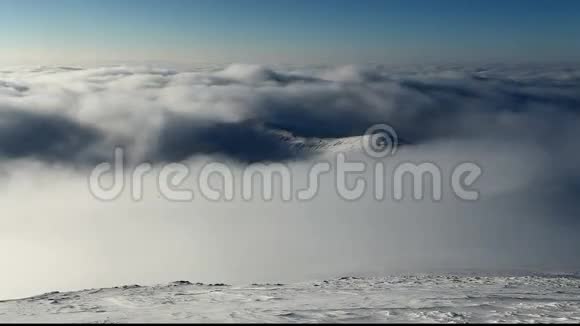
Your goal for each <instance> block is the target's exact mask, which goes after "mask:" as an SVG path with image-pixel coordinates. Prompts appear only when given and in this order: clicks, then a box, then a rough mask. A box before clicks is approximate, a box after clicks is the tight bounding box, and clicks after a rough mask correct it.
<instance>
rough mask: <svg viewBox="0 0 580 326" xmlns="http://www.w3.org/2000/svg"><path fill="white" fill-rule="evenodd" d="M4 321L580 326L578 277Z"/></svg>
mask: <svg viewBox="0 0 580 326" xmlns="http://www.w3.org/2000/svg"><path fill="white" fill-rule="evenodd" d="M0 321H2V322H95V323H107V322H112V323H116V322H119V323H124V322H359V321H360V322H446V323H447V322H460V323H461V322H580V279H579V278H578V277H570V276H517V277H507V276H501V277H499V276H436V275H432V276H428V275H425V276H397V277H388V278H368V279H359V278H352V277H345V278H340V279H335V280H328V281H320V282H309V283H299V284H292V285H284V284H253V285H250V286H241V287H239V286H228V285H224V284H201V283H198V284H192V283H189V282H185V281H182V282H175V283H172V284H169V285H162V286H161V285H160V286H152V287H140V286H137V285H135V286H124V287H118V288H109V289H93V290H84V291H79V292H68V293H48V294H44V295H40V296H36V297H32V298H27V299H21V300H13V301H4V302H0Z"/></svg>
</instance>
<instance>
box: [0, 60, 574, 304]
mask: <svg viewBox="0 0 580 326" xmlns="http://www.w3.org/2000/svg"><path fill="white" fill-rule="evenodd" d="M579 86H580V70H579V69H574V68H570V67H557V66H519V67H513V66H509V67H506V66H489V67H449V66H439V67H437V66H421V67H405V68H401V67H355V66H349V67H338V68H315V67H300V68H276V69H272V68H267V67H261V66H246V65H233V66H229V67H223V68H212V69H200V70H196V71H172V70H164V69H152V68H134V67H103V68H97V69H80V68H79V69H77V68H67V67H61V68H34V69H31V68H18V69H4V70H2V72H0V161H1V163H2V167H1V168H0V171H1V173H0V184H1V186H0V192H1V194H2V196H1V197H0V198H1V199H0V207H3V213H2V216H1V217H0V223H1V228H0V248H2V249H0V257H2V258H1V259H2V263H3V266H6V267H4V268H3V270H2V272H0V288H3V289H8V290H6V291H7V292H6V293H7V294H3V295H4V296H7V297H8V296H20V295H25V294H34V293H37V292H41V291H43V290H53V289H65V288H79V287H91V286H104V285H118V283H135V282H148V283H152V282H153V283H154V282H163V281H170V280H173V279H178V278H179V279H191V280H200V281H217V282H222V281H223V282H250V281H260V282H263V281H284V280H288V279H304V278H312V277H326V276H334V275H338V274H342V273H386V272H392V271H397V270H420V271H423V270H428V269H437V268H457V269H461V268H481V269H513V268H531V269H535V270H560V269H571V268H572V269H573V268H578V267H579V265H580V262H578V260H577V259H576V256H577V253H576V252H575V251H576V249H577V248H578V247H580V242H579V240H577V236H576V234H577V232H578V231H580V223H579V222H580V220H578V218H577V216H578V213H580V209H579V208H580V207H579V206H578V205H577V203H576V198H577V195H578V192H579V189H580V188H579V186H578V185H579V183H578V181H579V179H578V178H579V176H580V169H579V168H578V166H580V165H579V164H578V163H580V162H579V161H580V160H579V158H580V157H579V155H578V154H577V145H576V143H577V139H578V136H580V128H579V127H580V119H579V117H580V115H579V113H578V109H579V108H580V93H578V89H579V88H578V87H579ZM375 123H388V124H390V125H391V126H393V127H394V128H395V129H396V130H397V132H398V134H399V136H400V137H401V138H402V139H404V141H405V143H406V144H407V145H406V146H403V147H401V148H400V151H399V153H398V154H397V155H396V156H395V157H391V158H389V159H388V160H386V161H385V162H386V163H387V164H396V162H402V161H411V162H423V161H430V162H435V163H437V164H438V165H439V166H441V167H442V168H443V170H444V171H449V169H451V168H452V167H453V166H455V165H457V164H459V163H460V162H464V161H473V162H477V163H478V164H479V165H481V167H482V169H483V171H484V174H483V176H482V178H481V179H480V180H479V181H478V183H477V187H478V189H479V190H480V192H481V194H482V199H481V200H480V201H477V202H471V203H469V202H462V201H459V200H457V199H456V198H454V197H453V196H448V195H449V194H447V196H445V197H444V200H443V201H442V202H439V203H434V202H430V201H426V202H414V201H412V200H411V201H403V202H394V201H391V200H386V201H382V202H377V201H374V200H372V199H371V198H370V197H369V196H366V197H365V198H363V199H361V200H360V201H356V202H346V201H344V200H341V199H340V198H338V197H337V195H336V193H335V191H334V189H333V185H334V180H332V177H331V176H328V177H327V178H325V179H323V180H322V188H321V192H320V194H319V196H317V197H316V198H315V199H314V200H312V201H310V202H306V203H305V202H290V203H284V202H281V201H280V200H274V201H273V202H262V201H260V200H256V201H253V202H245V201H242V200H234V201H233V202H231V203H213V202H208V201H207V200H204V199H203V198H200V196H197V197H196V199H195V200H194V201H193V202H191V203H173V202H168V201H166V200H164V199H162V198H160V197H159V196H158V193H157V192H154V191H148V192H147V193H146V199H145V200H143V201H142V202H139V203H134V202H131V201H130V200H129V198H128V196H126V195H127V194H125V195H124V196H122V197H121V198H120V199H119V200H118V201H115V202H112V203H103V202H100V201H98V200H96V199H94V198H92V197H91V196H90V193H89V191H88V187H87V184H86V182H87V180H86V179H87V174H88V171H89V170H90V169H91V168H92V167H93V166H94V165H95V164H96V163H98V162H100V161H102V160H109V159H110V157H111V155H112V153H113V148H114V147H115V146H119V145H120V146H124V147H125V148H126V149H127V151H128V153H129V154H130V159H131V160H132V162H133V163H139V162H142V161H151V162H153V163H155V164H160V163H161V162H165V161H176V160H177V161H184V162H186V164H188V165H190V166H191V167H192V168H193V169H194V170H196V169H199V167H200V166H201V162H202V161H204V160H208V159H214V158H218V159H219V160H220V161H226V162H230V164H231V165H232V166H233V167H235V169H236V171H239V170H240V169H242V167H243V166H244V164H247V163H248V162H256V161H282V162H291V163H290V166H291V167H292V169H293V171H294V172H295V173H294V177H295V179H296V182H298V183H299V182H301V181H300V180H302V181H304V178H305V175H306V171H307V168H308V166H309V164H311V163H312V162H313V161H314V160H316V159H319V158H318V157H313V156H311V155H297V154H296V152H294V151H292V150H291V149H290V148H289V144H288V142H286V141H284V139H282V138H280V137H279V136H278V135H277V134H274V133H272V132H271V131H272V130H273V129H276V130H285V131H288V132H291V133H292V134H293V135H294V136H296V137H303V138H309V137H316V138H326V137H347V136H360V135H362V134H363V133H364V132H365V130H366V129H367V128H368V127H369V126H371V125H372V124H375ZM362 159H364V160H365V161H368V163H371V162H372V161H371V160H370V159H369V158H362ZM446 181H448V180H446ZM146 182H147V183H148V185H149V187H146V189H148V190H150V189H151V188H152V187H153V185H154V182H155V180H154V179H153V178H151V179H147V181H146ZM387 186H389V185H388V184H387ZM447 190H448V189H447Z"/></svg>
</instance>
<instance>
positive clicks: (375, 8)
mask: <svg viewBox="0 0 580 326" xmlns="http://www.w3.org/2000/svg"><path fill="white" fill-rule="evenodd" d="M578 17H580V2H578V1H573V0H561V1H546V0H537V1H522V0H511V1H501V2H497V1H484V0H474V1H460V0H439V1H419V0H406V1H399V0H384V1H375V0H366V1H358V0H357V1H355V0H318V1H305V0H272V1H259V0H236V1H228V0H211V1H207V0H197V1H194V0H191V1H188V0H141V1H136V0H54V1H33V0H0V39H1V40H2V51H0V52H1V54H0V63H2V64H25V63H35V64H52V63H54V64H102V63H107V62H148V61H149V62H172V63H186V64H190V63H228V62H243V63H267V64H271V63H273V64H282V63H294V64H320V63H333V64H334V63H336V64H345V63H354V64H362V63H399V62H411V63H421V62H459V61H461V62H466V61H467V62H469V61H476V62H477V61H493V62H498V61H501V62H530V61H531V62H538V61H540V62H544V61H550V62H553V61H573V60H575V59H576V58H578V57H580V41H579V40H580V19H578Z"/></svg>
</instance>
